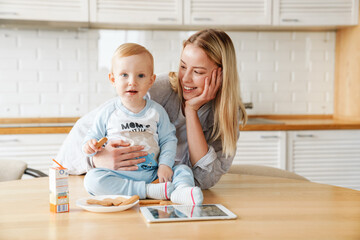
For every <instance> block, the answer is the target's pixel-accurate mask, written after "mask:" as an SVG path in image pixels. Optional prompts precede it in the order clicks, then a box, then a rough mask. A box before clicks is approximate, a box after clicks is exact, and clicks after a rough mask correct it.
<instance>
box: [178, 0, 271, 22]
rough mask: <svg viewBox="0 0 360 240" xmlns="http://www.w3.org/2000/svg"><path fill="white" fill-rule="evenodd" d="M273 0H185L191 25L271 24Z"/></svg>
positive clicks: (186, 15)
mask: <svg viewBox="0 0 360 240" xmlns="http://www.w3.org/2000/svg"><path fill="white" fill-rule="evenodd" d="M271 5H272V0H254V1H247V0H229V1H217V0H184V22H185V24H189V25H211V26H219V25H227V26H236V25H238V26H241V25H271V11H272V6H271Z"/></svg>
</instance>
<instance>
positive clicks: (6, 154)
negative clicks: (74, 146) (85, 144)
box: [0, 134, 67, 174]
mask: <svg viewBox="0 0 360 240" xmlns="http://www.w3.org/2000/svg"><path fill="white" fill-rule="evenodd" d="M66 136H67V134H14V135H0V159H7V160H22V161H24V162H26V163H27V164H28V167H30V168H35V169H38V170H40V171H43V172H45V173H46V174H48V172H49V171H48V170H49V167H50V166H51V165H52V159H53V158H55V157H56V155H57V152H58V151H59V149H60V147H61V144H62V143H63V141H64V140H65V137H66Z"/></svg>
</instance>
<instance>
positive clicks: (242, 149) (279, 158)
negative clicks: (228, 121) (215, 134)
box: [233, 131, 286, 169]
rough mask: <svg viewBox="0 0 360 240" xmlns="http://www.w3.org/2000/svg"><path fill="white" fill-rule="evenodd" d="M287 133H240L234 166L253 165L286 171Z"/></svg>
mask: <svg viewBox="0 0 360 240" xmlns="http://www.w3.org/2000/svg"><path fill="white" fill-rule="evenodd" d="M285 151H286V133H285V132H283V131H244V132H240V138H239V140H238V142H237V150H236V155H235V158H234V161H233V164H252V165H262V166H269V167H276V168H281V169H285V162H286V161H285Z"/></svg>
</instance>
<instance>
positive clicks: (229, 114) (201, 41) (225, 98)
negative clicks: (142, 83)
mask: <svg viewBox="0 0 360 240" xmlns="http://www.w3.org/2000/svg"><path fill="white" fill-rule="evenodd" d="M188 44H193V45H195V46H197V47H199V48H201V49H203V50H204V52H205V53H206V55H207V56H208V57H209V58H210V59H211V60H212V61H214V62H215V64H216V65H217V66H219V67H221V68H222V85H221V87H220V89H219V91H218V92H217V95H216V97H215V99H214V102H215V112H214V128H213V131H212V133H211V141H215V140H217V139H219V138H220V139H221V142H222V149H223V153H224V154H225V156H226V157H228V156H234V155H235V153H236V143H237V137H238V131H239V120H240V122H241V123H242V124H243V125H244V124H246V121H247V114H246V111H245V107H244V105H243V103H242V101H241V97H240V83H239V76H238V72H237V66H236V55H235V48H234V45H233V43H232V41H231V38H230V37H229V36H228V35H227V34H226V33H225V32H224V31H221V30H214V29H205V30H202V31H199V32H197V33H195V34H193V35H192V36H190V37H189V39H187V40H186V41H184V43H183V48H185V47H186V46H187V45H188ZM169 76H170V82H171V85H172V88H173V89H174V91H175V92H177V93H178V94H179V97H180V99H181V101H182V102H183V96H182V88H181V85H180V79H179V78H178V77H177V74H174V73H170V74H169ZM239 114H240V116H239Z"/></svg>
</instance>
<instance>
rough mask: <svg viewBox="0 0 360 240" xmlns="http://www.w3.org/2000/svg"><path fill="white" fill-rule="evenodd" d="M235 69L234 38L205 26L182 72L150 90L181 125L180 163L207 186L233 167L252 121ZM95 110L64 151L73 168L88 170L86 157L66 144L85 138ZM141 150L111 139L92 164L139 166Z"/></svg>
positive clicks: (189, 46)
mask: <svg viewBox="0 0 360 240" xmlns="http://www.w3.org/2000/svg"><path fill="white" fill-rule="evenodd" d="M236 69H237V67H236V56H235V49H234V46H233V43H232V41H231V39H230V37H229V36H228V35H227V34H226V33H225V32H223V31H219V30H213V29H206V30H202V31H199V32H197V33H195V34H194V35H192V36H191V37H190V38H189V39H188V40H186V41H185V42H184V44H183V51H182V54H181V60H180V67H179V72H178V74H175V73H170V74H169V75H168V76H167V75H159V76H158V77H157V79H156V81H155V83H154V85H153V87H152V88H151V89H150V91H149V97H150V98H151V99H153V100H155V101H156V102H158V103H160V104H161V105H162V106H163V107H164V108H165V110H166V111H167V113H168V114H169V117H170V120H171V122H172V123H173V124H174V125H175V127H176V136H177V138H178V146H177V156H176V159H175V164H179V163H182V164H185V165H187V166H189V167H190V168H191V170H192V173H193V176H194V178H195V185H197V186H199V187H201V188H202V189H207V188H210V187H212V186H214V185H215V184H216V183H217V182H218V181H219V179H220V177H221V176H222V175H223V174H225V173H226V172H227V171H228V169H229V168H230V166H231V164H232V161H233V158H234V156H235V152H236V142H237V139H238V136H239V121H240V122H242V123H243V124H245V123H246V120H247V116H246V112H245V109H244V106H243V104H242V102H241V99H240V87H239V79H238V73H237V70H236ZM110 101H112V100H110ZM95 112H96V111H93V112H92V113H90V114H88V115H86V116H84V117H83V118H82V119H80V120H79V121H78V122H77V123H76V125H75V126H74V128H73V130H72V131H71V132H70V134H69V136H68V139H67V140H65V143H64V145H63V146H62V149H61V150H60V152H59V155H58V160H59V161H61V162H63V164H65V166H66V167H68V168H69V170H70V173H74V174H80V173H83V172H84V171H83V170H82V169H84V166H85V165H86V161H85V160H83V161H81V160H80V161H76V160H75V161H74V158H75V159H79V158H77V157H76V156H77V155H78V153H76V154H74V152H72V153H71V152H69V151H68V149H69V148H67V147H69V146H74V145H76V144H77V142H81V140H82V138H81V139H80V137H79V135H80V136H81V137H82V136H84V134H85V132H86V131H87V129H88V127H89V125H90V124H91V121H92V118H93V115H94V114H95ZM78 138H79V139H78ZM79 146H80V145H79ZM119 146H122V148H118V147H119ZM72 148H73V147H72ZM141 150H142V146H131V147H129V145H128V144H127V143H125V142H122V141H112V142H110V143H109V144H107V145H106V147H105V148H104V149H103V150H102V151H101V152H99V154H97V155H96V156H95V157H94V158H93V159H92V160H91V159H88V161H87V163H88V165H90V166H91V167H106V168H110V169H114V170H129V171H131V170H136V169H137V166H136V164H138V163H141V162H143V161H144V159H141V158H139V159H135V158H137V157H141V156H145V155H146V154H147V153H146V152H142V151H141ZM69 154H70V155H69ZM74 155H75V156H74ZM67 156H68V157H67ZM80 158H81V157H80ZM71 159H72V160H71ZM83 159H85V158H83ZM174 177H176V172H174Z"/></svg>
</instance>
